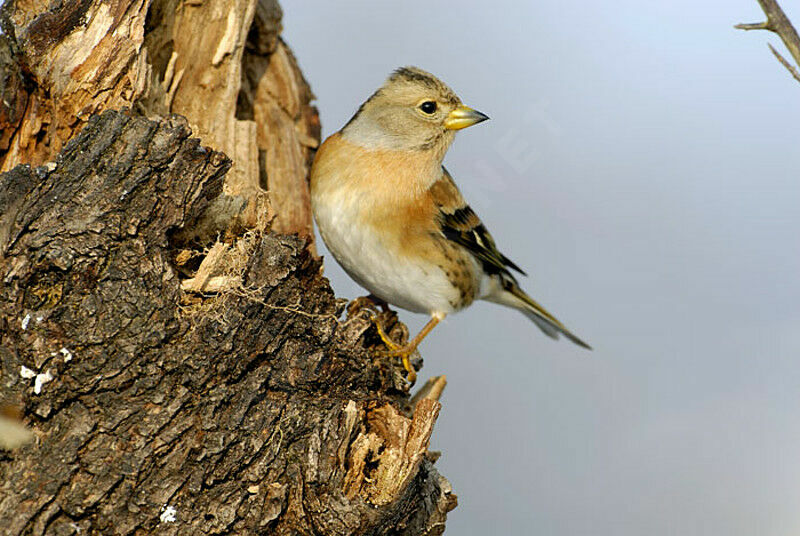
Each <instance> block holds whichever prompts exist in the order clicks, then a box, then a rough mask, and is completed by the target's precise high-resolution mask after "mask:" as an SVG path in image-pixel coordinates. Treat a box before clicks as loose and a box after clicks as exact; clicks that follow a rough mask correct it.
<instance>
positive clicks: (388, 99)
mask: <svg viewBox="0 0 800 536" xmlns="http://www.w3.org/2000/svg"><path fill="white" fill-rule="evenodd" d="M487 119H489V118H488V117H487V116H486V115H484V114H482V113H481V112H478V111H476V110H473V109H472V108H470V107H468V106H464V105H463V104H461V99H459V98H458V95H456V94H455V93H454V92H453V90H452V89H450V88H449V87H448V86H447V85H446V84H445V83H444V82H442V81H441V80H439V79H438V78H436V77H435V76H433V75H432V74H430V73H428V72H425V71H423V70H422V69H418V68H416V67H401V68H400V69H397V70H396V71H395V72H394V73H392V75H391V76H389V78H388V79H387V80H386V83H385V84H384V85H383V86H382V87H381V88H380V89H378V91H376V92H375V93H374V94H373V95H372V96H371V97H370V98H369V99H367V101H366V102H365V103H364V104H362V105H361V107H360V108H359V110H358V112H356V115H355V116H353V118H352V119H351V120H350V121H349V122H348V123H347V125H345V127H344V128H343V129H342V135H343V136H344V137H345V138H346V139H348V140H349V141H351V142H353V143H356V144H358V145H360V146H362V147H367V148H371V149H390V150H414V151H433V152H434V153H435V154H437V155H438V154H440V155H441V157H444V153H445V152H446V151H447V148H448V147H449V146H450V144H451V143H452V142H453V138H454V136H455V132H456V131H457V130H460V129H462V128H466V127H469V126H472V125H475V124H477V123H480V122H481V121H485V120H487Z"/></svg>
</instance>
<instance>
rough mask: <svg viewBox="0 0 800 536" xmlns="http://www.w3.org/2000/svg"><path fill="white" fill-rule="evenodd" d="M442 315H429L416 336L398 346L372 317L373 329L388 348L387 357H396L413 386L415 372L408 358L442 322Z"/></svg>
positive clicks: (415, 376)
mask: <svg viewBox="0 0 800 536" xmlns="http://www.w3.org/2000/svg"><path fill="white" fill-rule="evenodd" d="M444 316H445V315H444V313H434V314H433V315H431V319H430V320H429V321H428V323H427V324H425V326H424V327H423V328H422V329H421V330H420V332H419V333H417V336H416V337H414V338H413V339H411V340H410V341H408V344H405V345H399V344H397V343H396V342H394V341H393V340H392V339H391V337H389V335H388V334H387V333H386V332H385V331H384V330H383V327H382V326H381V325H380V322H378V319H377V318H376V317H373V322H375V327H376V328H377V329H378V335H379V336H380V338H381V340H382V341H383V343H384V344H385V345H386V347H387V348H389V351H388V352H387V354H388V355H392V356H398V357H399V358H400V359H401V360H402V361H403V368H404V369H406V372H407V373H408V374H407V378H408V381H409V382H411V384H412V385H413V384H414V382H415V381H417V371H416V370H414V367H413V366H411V360H410V359H409V357H410V356H411V354H413V353H414V352H415V351H416V350H417V346H419V344H420V343H421V342H422V339H424V338H425V337H426V336H427V335H428V333H430V332H431V331H432V330H433V328H435V327H436V325H437V324H438V323H439V322H441V321H442V319H443V318H444Z"/></svg>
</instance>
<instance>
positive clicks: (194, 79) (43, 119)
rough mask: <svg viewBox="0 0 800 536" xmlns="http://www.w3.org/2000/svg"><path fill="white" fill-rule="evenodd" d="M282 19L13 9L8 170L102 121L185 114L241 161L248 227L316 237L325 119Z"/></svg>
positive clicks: (256, 14)
mask: <svg viewBox="0 0 800 536" xmlns="http://www.w3.org/2000/svg"><path fill="white" fill-rule="evenodd" d="M50 9H52V11H51V10H50ZM281 16H282V14H281V9H280V6H278V3H277V1H276V0H260V1H256V0H227V1H224V2H202V1H199V2H187V1H184V0H153V1H151V2H147V1H145V0H109V1H104V2H101V1H96V0H95V1H90V0H72V1H65V2H61V3H58V4H56V5H55V7H52V8H51V7H50V6H49V3H38V2H22V1H19V0H18V1H14V0H10V1H9V2H7V3H6V4H5V5H4V6H3V10H2V17H1V18H2V22H3V30H4V32H5V33H6V34H7V35H8V36H9V37H10V39H6V38H3V39H1V40H0V75H1V76H2V78H0V80H3V81H4V82H5V83H4V89H3V92H4V94H3V96H4V97H5V98H4V99H3V101H2V102H0V127H2V128H3V134H2V136H0V171H7V170H10V169H11V168H13V167H14V166H16V165H18V164H21V163H28V164H31V165H34V166H38V165H41V164H44V163H45V162H48V161H50V160H52V159H53V158H54V157H55V155H56V154H58V152H59V151H60V150H61V147H62V146H63V145H64V143H65V142H66V141H67V140H69V139H71V138H72V137H73V136H74V135H75V134H76V133H78V132H80V130H81V129H82V128H83V126H84V125H85V124H86V121H87V120H88V118H89V117H90V116H91V115H92V114H93V113H96V112H99V111H102V110H108V109H120V108H123V107H131V108H133V109H135V110H137V111H138V112H140V113H142V114H144V115H146V116H148V117H160V116H164V115H166V114H168V113H170V112H174V113H178V114H180V115H183V116H184V117H186V118H187V119H188V120H189V125H190V126H191V128H192V129H193V131H194V133H195V134H196V135H198V136H199V137H200V138H201V139H203V142H204V143H207V144H208V145H210V146H212V147H214V148H216V149H217V150H220V151H222V152H224V153H225V154H227V155H228V156H229V157H230V158H231V159H232V161H233V162H234V164H233V167H232V169H231V171H230V172H229V173H228V175H227V177H226V179H225V185H224V190H225V192H226V193H227V194H229V195H231V196H241V197H242V198H243V199H244V200H245V201H246V203H244V204H242V205H240V206H239V209H238V211H237V212H236V213H235V214H234V215H235V216H236V217H237V218H238V222H239V223H240V224H241V225H242V226H243V227H253V226H255V225H256V222H257V220H258V218H259V216H260V215H261V214H263V213H270V214H271V215H272V216H273V217H274V218H275V222H274V225H275V228H276V230H278V231H280V232H284V233H299V234H300V235H302V236H306V237H313V233H312V232H311V229H312V227H311V225H312V224H311V212H310V210H309V209H308V196H309V194H308V184H307V180H306V176H307V172H308V166H309V165H310V160H311V157H312V149H313V148H315V147H316V145H317V144H318V143H319V135H320V132H319V118H318V115H317V113H316V109H315V108H314V107H313V106H311V104H310V102H311V100H313V94H312V93H311V91H310V89H309V87H308V84H307V83H306V81H305V80H304V79H303V76H302V74H301V73H300V70H299V68H298V67H297V62H296V61H295V60H294V57H293V56H292V54H291V52H290V51H289V49H288V47H287V46H286V45H285V44H284V43H283V42H282V41H281V40H280V37H279V34H280V29H281V23H280V21H281ZM15 54H16V56H17V57H16V59H14V58H13V56H14V55H15ZM19 66H22V67H23V69H22V70H21V69H20V68H19ZM265 190H266V191H269V192H271V193H272V201H271V203H269V202H268V201H267V197H266V196H265V195H264V192H265ZM226 206H227V207H229V205H226ZM226 218H227V219H228V220H230V219H231V218H230V215H227V214H226Z"/></svg>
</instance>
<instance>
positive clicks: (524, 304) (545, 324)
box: [485, 280, 592, 350]
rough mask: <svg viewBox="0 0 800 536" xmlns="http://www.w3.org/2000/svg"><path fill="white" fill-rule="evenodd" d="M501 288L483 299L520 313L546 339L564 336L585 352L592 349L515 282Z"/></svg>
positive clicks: (508, 282)
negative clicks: (534, 325) (542, 333)
mask: <svg viewBox="0 0 800 536" xmlns="http://www.w3.org/2000/svg"><path fill="white" fill-rule="evenodd" d="M502 286H503V290H502V291H501V292H497V293H493V295H492V296H487V297H486V298H485V299H488V300H490V301H493V302H496V303H499V304H501V305H506V306H508V307H513V308H514V309H518V310H520V311H522V312H523V313H525V315H526V316H527V317H528V318H530V319H531V320H533V322H534V323H535V324H536V326H537V327H538V328H539V329H541V330H542V331H543V332H544V333H545V335H547V336H548V337H551V338H553V339H558V336H559V335H564V336H565V337H566V338H568V339H569V340H571V341H572V342H574V343H575V344H577V345H578V346H581V347H583V348H586V349H587V350H591V349H592V347H591V346H589V345H588V344H586V343H585V342H583V341H582V340H581V339H579V338H578V337H577V336H576V335H574V334H573V333H572V332H571V331H570V330H568V329H567V328H566V327H564V324H562V323H561V322H559V321H558V319H557V318H556V317H554V316H553V315H551V314H550V313H548V312H547V310H546V309H545V308H544V307H542V306H541V305H539V304H538V303H537V302H536V301H535V300H534V299H533V298H531V297H530V296H528V295H527V294H526V293H525V291H524V290H522V289H521V288H519V285H517V284H516V282H514V281H509V280H505V281H503V282H502Z"/></svg>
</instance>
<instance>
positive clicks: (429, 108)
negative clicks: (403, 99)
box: [419, 101, 436, 115]
mask: <svg viewBox="0 0 800 536" xmlns="http://www.w3.org/2000/svg"><path fill="white" fill-rule="evenodd" d="M419 109H420V110H422V111H423V113H426V114H428V115H433V113H434V112H436V103H435V102H433V101H425V102H423V103H422V104H420V105H419Z"/></svg>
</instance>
